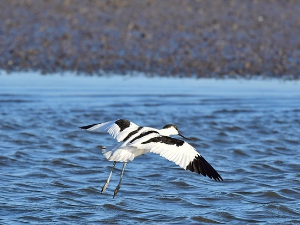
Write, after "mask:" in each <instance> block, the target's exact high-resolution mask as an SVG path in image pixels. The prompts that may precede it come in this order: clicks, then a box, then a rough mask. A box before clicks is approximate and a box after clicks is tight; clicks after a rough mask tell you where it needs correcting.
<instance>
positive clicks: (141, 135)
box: [130, 130, 159, 144]
mask: <svg viewBox="0 0 300 225" xmlns="http://www.w3.org/2000/svg"><path fill="white" fill-rule="evenodd" d="M152 133H157V134H159V133H158V132H157V131H154V130H150V131H146V132H143V133H141V134H140V135H138V136H137V137H135V138H133V139H132V140H131V141H130V143H133V142H134V141H135V140H137V139H140V138H142V137H145V136H147V135H148V134H152ZM150 140H151V139H150ZM148 141H149V140H148ZM142 144H146V143H145V142H143V143H142Z"/></svg>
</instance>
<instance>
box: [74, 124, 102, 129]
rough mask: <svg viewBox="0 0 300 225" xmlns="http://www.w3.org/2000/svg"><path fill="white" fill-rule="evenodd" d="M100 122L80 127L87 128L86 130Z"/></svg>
mask: <svg viewBox="0 0 300 225" xmlns="http://www.w3.org/2000/svg"><path fill="white" fill-rule="evenodd" d="M98 124H99V123H95V124H91V125H87V126H83V127H79V128H80V129H85V130H87V129H89V128H91V127H93V126H95V125H98Z"/></svg>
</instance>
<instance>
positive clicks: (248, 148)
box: [0, 74, 300, 224]
mask: <svg viewBox="0 0 300 225" xmlns="http://www.w3.org/2000/svg"><path fill="white" fill-rule="evenodd" d="M118 118H126V119H129V120H132V121H133V122H135V123H137V124H139V125H142V126H153V127H157V128H161V127H162V126H163V125H165V124H167V123H174V124H177V125H178V127H179V128H180V130H181V131H182V133H183V134H185V135H186V136H190V137H196V138H197V139H195V140H193V141H191V142H190V143H191V144H192V145H193V146H194V147H195V148H196V149H197V150H198V151H199V152H200V153H201V154H202V155H203V156H204V157H205V158H206V159H207V161H209V162H210V163H211V164H212V165H213V166H214V167H215V168H216V169H217V170H218V172H219V173H220V174H221V175H222V177H223V178H224V182H215V181H213V180H210V179H208V178H207V177H203V176H201V175H198V174H195V173H191V172H188V171H184V170H182V169H180V168H179V167H177V166H176V165H175V164H173V163H172V162H168V161H167V160H165V159H164V158H161V157H159V156H158V155H154V154H147V155H144V156H141V157H139V158H137V159H135V160H134V161H133V162H131V163H129V164H128V166H127V167H126V170H125V175H124V178H123V181H122V186H121V189H120V192H119V193H118V195H117V196H116V198H115V199H113V198H112V195H113V190H114V189H115V187H116V185H117V182H118V180H119V175H120V169H121V167H122V165H121V164H117V169H116V170H115V171H114V174H113V177H112V180H111V183H110V185H109V186H108V188H107V190H106V192H105V193H104V194H102V195H101V194H100V191H101V187H102V185H103V184H104V183H105V181H106V179H107V177H108V174H109V171H110V168H111V166H112V163H111V162H108V161H106V160H105V159H104V157H103V156H102V154H101V146H102V145H113V144H115V143H116V142H115V140H113V139H112V138H111V137H110V136H109V135H106V134H103V135H102V134H95V133H88V132H85V131H82V130H80V129H78V127H79V126H82V125H86V124H90V123H96V122H104V121H109V120H115V119H118ZM0 121H1V123H0V166H1V167H0V168H1V169H0V180H1V182H0V189H1V195H0V204H1V207H0V223H1V224H134V223H146V224H148V223H150V224H151V223H154V224H176V223H177V224H197V223H201V224H203V223H220V224H223V223H231V224H232V223H235V224H245V223H251V222H252V223H261V224H263V223H278V224H296V223H300V201H299V196H300V169H299V168H300V167H299V161H300V154H299V153H300V150H299V149H300V138H299V137H300V84H299V83H297V82H283V81H251V80H247V81H245V80H244V81H239V80H194V79H167V78H143V77H125V78H124V77H110V78H109V77H85V76H80V77H78V76H71V75H65V76H59V75H53V76H40V75H38V74H21V75H19V74H13V75H1V76H0Z"/></svg>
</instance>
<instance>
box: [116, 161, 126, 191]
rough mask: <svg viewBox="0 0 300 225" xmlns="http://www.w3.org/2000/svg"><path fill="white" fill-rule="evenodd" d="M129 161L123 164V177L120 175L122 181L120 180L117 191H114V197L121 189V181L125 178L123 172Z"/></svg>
mask: <svg viewBox="0 0 300 225" xmlns="http://www.w3.org/2000/svg"><path fill="white" fill-rule="evenodd" d="M127 163H128V162H125V163H124V165H123V169H122V172H121V177H120V181H119V184H118V186H117V187H116V189H115V191H114V197H115V196H116V195H117V193H118V191H119V189H120V186H121V181H122V178H123V174H124V170H125V167H126V165H127Z"/></svg>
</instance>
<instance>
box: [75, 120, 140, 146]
mask: <svg viewBox="0 0 300 225" xmlns="http://www.w3.org/2000/svg"><path fill="white" fill-rule="evenodd" d="M80 128H81V129H85V130H88V131H96V132H108V133H109V134H110V135H111V136H113V137H114V138H115V139H117V141H118V142H120V141H124V140H126V139H128V137H131V136H132V135H133V134H135V133H137V132H138V131H139V130H140V129H141V128H142V127H139V126H138V125H136V124H135V123H133V122H130V121H129V120H125V119H119V120H116V121H109V122H105V123H96V124H91V125H87V126H83V127H80Z"/></svg>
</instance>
